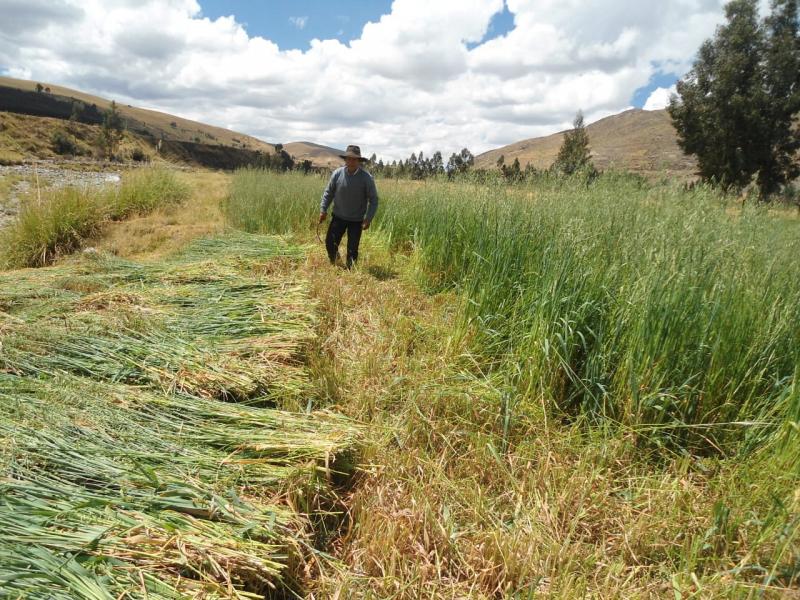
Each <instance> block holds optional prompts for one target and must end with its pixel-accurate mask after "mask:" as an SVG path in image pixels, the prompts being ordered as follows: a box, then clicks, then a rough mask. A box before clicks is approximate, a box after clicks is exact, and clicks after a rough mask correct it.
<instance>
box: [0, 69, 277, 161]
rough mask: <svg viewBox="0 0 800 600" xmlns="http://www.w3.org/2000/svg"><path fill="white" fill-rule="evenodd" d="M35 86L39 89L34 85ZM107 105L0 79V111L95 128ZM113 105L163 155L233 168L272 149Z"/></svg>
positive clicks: (26, 146)
mask: <svg viewBox="0 0 800 600" xmlns="http://www.w3.org/2000/svg"><path fill="white" fill-rule="evenodd" d="M40 85H41V86H42V87H41V90H39V89H38V86H40ZM110 106H111V101H110V100H108V99H106V98H101V97H99V96H94V95H91V94H86V93H84V92H80V91H78V90H73V89H70V88H66V87H62V86H58V85H53V84H47V83H39V82H35V81H26V80H21V79H12V78H10V77H0V112H7V113H17V114H22V115H28V116H30V117H35V118H37V119H59V120H62V121H63V120H66V119H69V118H70V116H72V115H74V116H75V118H76V120H77V121H78V123H79V124H81V125H89V126H98V125H99V124H100V123H102V119H103V111H105V110H106V109H108V108H109V107H110ZM117 109H118V111H119V113H120V115H121V116H122V118H123V120H124V122H125V124H126V127H127V130H128V132H129V133H130V134H131V135H132V136H133V137H134V138H137V139H138V140H139V141H144V142H146V143H148V144H149V145H151V146H152V147H153V148H155V146H156V144H157V143H158V141H159V140H161V147H162V151H163V153H164V154H166V155H167V156H171V157H172V158H174V159H176V160H179V161H181V162H189V163H197V164H201V165H204V166H210V167H215V168H234V167H236V166H240V165H242V164H248V163H251V162H254V161H255V160H257V158H258V155H259V154H260V153H272V152H274V151H275V147H274V146H273V145H272V144H268V143H266V142H264V141H261V140H259V139H257V138H254V137H252V136H249V135H245V134H243V133H238V132H236V131H231V130H229V129H225V128H222V127H215V126H213V125H207V124H205V123H200V122H197V121H192V120H190V119H184V118H182V117H178V116H175V115H171V114H168V113H163V112H159V111H156V110H149V109H145V108H137V107H134V106H131V105H128V104H120V103H118V104H117ZM17 123H22V124H28V123H30V124H32V123H34V121H32V120H30V119H27V120H24V121H19V120H18V121H17ZM48 123H49V121H45V122H39V123H38V125H39V127H31V135H32V136H33V138H34V139H32V140H31V141H30V142H29V143H23V144H21V145H20V150H21V152H22V153H23V154H34V155H36V156H39V154H38V153H36V152H33V150H32V149H33V148H34V147H38V146H39V145H41V144H37V140H38V137H36V136H35V135H34V134H33V132H34V130H36V131H38V133H42V132H43V131H45V130H47V131H49V130H50V129H52V127H47V126H45V125H47V124H48ZM45 132H46V131H45ZM38 141H41V140H38ZM45 145H46V144H45Z"/></svg>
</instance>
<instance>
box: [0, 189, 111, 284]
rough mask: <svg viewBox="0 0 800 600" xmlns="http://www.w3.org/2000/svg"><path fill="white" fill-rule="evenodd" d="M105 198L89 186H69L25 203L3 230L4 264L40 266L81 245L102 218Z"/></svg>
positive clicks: (97, 229)
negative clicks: (101, 197)
mask: <svg viewBox="0 0 800 600" xmlns="http://www.w3.org/2000/svg"><path fill="white" fill-rule="evenodd" d="M103 217H104V210H103V204H102V202H98V199H97V197H96V196H95V195H94V194H93V193H92V192H90V191H88V190H81V189H77V188H66V189H63V190H58V191H55V192H51V193H49V194H48V195H47V196H46V197H45V198H43V199H42V200H38V199H31V200H29V201H27V202H26V203H24V204H23V206H22V209H21V210H20V213H19V215H18V216H17V218H16V220H15V221H14V222H12V223H11V224H10V225H9V226H8V227H6V228H5V230H3V231H2V232H0V240H1V244H2V248H3V250H2V266H3V267H4V268H14V267H38V266H42V265H46V264H49V263H50V262H52V261H53V260H54V259H55V258H56V257H57V256H60V255H63V254H69V253H71V252H73V251H75V250H76V249H78V248H80V247H81V246H82V245H83V243H84V241H85V240H86V239H88V238H90V237H92V236H94V235H96V234H97V233H98V232H99V230H100V226H101V223H102V222H103Z"/></svg>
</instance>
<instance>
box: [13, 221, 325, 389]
mask: <svg viewBox="0 0 800 600" xmlns="http://www.w3.org/2000/svg"><path fill="white" fill-rule="evenodd" d="M254 239H255V241H253V240H252V239H251V240H247V239H245V238H244V237H241V236H239V237H235V236H234V237H229V238H226V239H225V241H224V242H223V241H221V240H210V241H201V242H197V243H196V244H194V245H193V246H192V247H190V248H189V249H187V250H186V251H185V252H184V253H182V254H181V255H180V256H178V257H176V258H175V259H174V260H172V261H170V262H167V263H164V264H159V265H139V264H136V263H131V262H127V261H123V260H119V259H115V258H112V257H106V256H100V255H89V256H85V257H81V258H80V259H77V260H74V261H72V262H71V263H69V264H68V265H64V266H63V267H60V268H55V269H44V270H36V271H26V272H22V273H19V272H16V273H10V274H7V275H0V306H4V305H5V306H7V307H8V308H7V311H9V312H13V314H14V316H15V317H16V318H17V319H22V320H23V321H24V322H27V323H29V324H33V323H35V327H21V328H20V327H17V328H16V329H13V330H12V331H10V332H8V333H7V335H6V339H5V341H4V351H3V353H2V354H0V368H3V369H5V370H7V371H13V372H15V373H26V374H31V375H32V374H36V373H39V372H68V373H76V374H80V375H84V376H87V377H92V378H94V379H102V380H106V381H124V382H128V383H133V384H139V385H149V384H158V385H160V386H161V387H162V388H163V389H165V390H176V391H181V392H186V393H191V394H195V395H200V396H208V397H217V398H229V399H240V400H241V399H252V398H254V397H255V396H264V397H268V398H269V399H270V400H271V401H281V402H284V403H285V402H288V401H290V400H292V399H294V398H300V397H301V396H302V395H303V394H304V393H305V392H306V390H307V380H306V378H305V375H304V373H303V369H302V366H301V364H300V358H301V353H302V350H303V347H304V345H305V344H306V342H307V341H308V340H309V337H310V335H311V332H312V329H311V325H312V324H313V312H312V310H313V305H312V304H311V302H310V301H309V299H308V297H307V295H306V293H305V290H304V288H303V286H302V285H299V284H296V283H289V282H287V281H286V278H285V277H268V276H258V275H257V273H258V270H259V265H262V264H263V263H264V262H265V261H268V260H269V259H270V258H285V257H286V256H292V255H294V256H296V253H297V250H294V249H288V248H286V247H285V246H282V245H281V244H279V243H278V242H276V241H274V240H271V239H268V238H254ZM223 244H224V246H225V249H224V250H221V248H220V247H221V246H222V245H223ZM213 252H217V253H218V254H217V256H218V259H217V260H215V261H211V260H207V259H206V260H197V259H198V257H200V256H206V257H208V256H210V254H209V253H213Z"/></svg>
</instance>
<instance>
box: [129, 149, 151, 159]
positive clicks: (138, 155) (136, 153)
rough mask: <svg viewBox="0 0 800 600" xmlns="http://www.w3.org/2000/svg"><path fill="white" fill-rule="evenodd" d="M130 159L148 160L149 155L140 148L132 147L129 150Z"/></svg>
mask: <svg viewBox="0 0 800 600" xmlns="http://www.w3.org/2000/svg"><path fill="white" fill-rule="evenodd" d="M131 160H132V161H134V162H150V157H149V156H148V155H147V154H146V153H145V151H144V150H142V149H141V148H134V149H133V151H132V152H131Z"/></svg>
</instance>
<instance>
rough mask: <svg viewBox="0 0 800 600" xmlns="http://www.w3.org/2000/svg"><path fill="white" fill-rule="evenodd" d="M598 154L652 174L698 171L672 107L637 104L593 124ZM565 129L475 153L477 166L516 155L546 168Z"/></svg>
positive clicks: (606, 165)
mask: <svg viewBox="0 0 800 600" xmlns="http://www.w3.org/2000/svg"><path fill="white" fill-rule="evenodd" d="M586 130H587V132H588V133H589V145H590V147H591V151H592V160H593V161H594V164H595V166H596V167H598V168H599V169H602V170H605V169H610V168H617V169H624V170H628V171H633V172H635V173H640V174H642V175H645V176H648V177H654V176H659V175H663V174H666V175H670V176H674V177H678V178H681V179H691V178H693V177H694V173H695V170H696V164H695V162H694V160H693V159H692V158H690V157H687V156H685V155H684V154H683V152H682V151H681V149H680V148H679V147H678V142H677V134H676V132H675V129H674V128H673V126H672V123H671V122H670V118H669V115H668V114H667V111H666V110H653V111H645V110H640V109H632V110H627V111H625V112H622V113H620V114H618V115H613V116H610V117H606V118H605V119H601V120H599V121H597V122H595V123H592V124H591V125H589V126H587V128H586ZM563 138H564V132H563V131H562V132H560V133H555V134H553V135H549V136H547V137H541V138H532V139H528V140H523V141H521V142H516V143H514V144H510V145H508V146H503V147H502V148H497V149H496V150H490V151H489V152H484V153H483V154H480V155H478V156H477V157H475V166H476V167H482V168H487V169H489V168H494V167H495V166H496V164H497V159H498V158H499V157H500V156H501V155H503V156H504V157H505V163H506V164H507V165H510V164H511V163H512V162H513V161H514V159H515V158H518V159H519V162H520V164H521V165H522V166H523V167H524V166H525V165H526V164H528V163H532V164H533V166H534V167H536V168H537V169H546V168H548V167H549V166H550V165H551V164H553V161H554V160H555V158H556V155H557V154H558V149H559V148H560V147H561V143H562V141H563Z"/></svg>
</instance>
